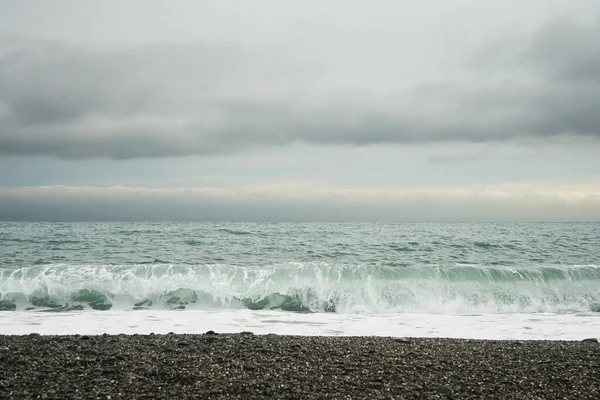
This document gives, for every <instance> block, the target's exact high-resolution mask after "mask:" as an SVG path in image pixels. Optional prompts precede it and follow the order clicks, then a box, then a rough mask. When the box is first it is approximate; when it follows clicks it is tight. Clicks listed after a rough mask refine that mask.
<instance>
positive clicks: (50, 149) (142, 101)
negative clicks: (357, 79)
mask: <svg viewBox="0 0 600 400" xmlns="http://www.w3.org/2000/svg"><path fill="white" fill-rule="evenodd" d="M523 43H524V44H522V45H521V46H520V48H519V49H518V50H505V52H504V54H503V55H502V54H500V53H501V52H494V54H491V53H486V57H488V60H487V62H488V63H490V64H498V63H504V64H506V62H505V60H506V59H510V60H512V61H513V62H515V63H521V67H522V68H524V69H525V70H526V71H528V73H529V75H530V78H527V79H521V80H515V79H511V80H509V78H510V77H511V73H512V71H513V67H514V66H512V67H511V66H508V65H504V67H503V68H505V70H504V72H503V77H504V78H506V79H504V80H502V81H501V82H498V81H496V82H493V81H491V80H489V81H486V80H474V81H473V82H467V81H448V82H446V83H444V82H442V83H439V82H438V83H426V84H420V85H416V86H414V87H412V88H406V89H398V90H394V91H393V92H391V91H390V92H388V93H383V94H382V93H375V92H374V91H372V90H370V89H369V87H368V86H365V85H363V86H362V87H361V86H360V85H359V86H358V87H357V88H355V89H354V90H352V91H345V90H343V89H344V88H342V87H336V86H335V85H327V84H326V83H323V82H327V77H328V76H329V75H330V74H333V73H335V72H336V71H339V70H340V68H341V69H342V70H343V69H351V68H352V66H351V65H348V66H342V67H340V66H336V67H335V68H333V69H332V68H331V66H330V65H325V64H322V63H320V62H319V61H318V60H316V59H311V58H310V57H306V55H304V56H301V55H297V54H295V53H294V52H293V51H291V50H289V51H286V50H282V49H276V50H275V51H274V50H273V49H262V48H248V47H240V46H236V45H233V44H231V45H215V44H206V43H191V44H179V45H168V46H167V45H155V46H146V47H135V48H129V49H95V50H92V49H82V48H81V47H77V46H74V45H65V44H58V43H50V42H43V41H31V40H30V41H26V40H22V39H14V38H13V39H6V40H4V41H2V42H0V155H4V156H11V155H43V156H51V157H59V158H94V157H106V158H115V159H126V158H141V157H163V156H180V155H192V154H215V153H227V152H234V151H241V150H244V149H248V148H253V147H263V146H277V145H284V144H290V143H294V142H308V143H314V144H329V145H330V144H353V145H368V144H373V143H409V142H475V143H480V142H498V141H508V140H517V139H523V138H549V137H557V136H561V135H564V136H569V135H570V136H587V137H593V138H600V113H598V112H597V110H599V109H600V72H599V71H600V44H599V43H600V24H596V25H593V26H592V25H587V26H586V25H581V24H576V23H573V22H555V23H551V24H549V25H547V26H546V27H544V28H543V29H542V30H540V31H538V32H537V33H536V34H535V35H534V36H533V37H532V38H530V39H528V40H526V41H524V42H523ZM499 54H500V55H499ZM500 59H502V60H500ZM336 68H337V69H336ZM390 79H393V77H390ZM391 87H394V85H391Z"/></svg>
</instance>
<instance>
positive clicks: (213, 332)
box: [205, 330, 218, 335]
mask: <svg viewBox="0 0 600 400" xmlns="http://www.w3.org/2000/svg"><path fill="white" fill-rule="evenodd" d="M205 335H218V333H216V332H215V331H212V330H210V331H207V332H206V333H205Z"/></svg>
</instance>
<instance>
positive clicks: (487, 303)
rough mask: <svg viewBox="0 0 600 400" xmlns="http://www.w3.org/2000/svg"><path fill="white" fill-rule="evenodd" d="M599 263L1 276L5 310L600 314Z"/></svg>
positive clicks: (41, 270)
mask: <svg viewBox="0 0 600 400" xmlns="http://www.w3.org/2000/svg"><path fill="white" fill-rule="evenodd" d="M599 288H600V266H595V265H587V266H583V265H582V266H548V267H542V268H507V267H498V266H480V265H474V264H455V265H453V266H438V267H436V266H431V267H423V266H422V267H411V266H404V267H397V266H396V267H393V266H385V265H369V266H364V265H347V264H344V265H334V264H328V263H324V262H323V263H319V262H315V263H284V264H277V265H270V266H262V267H261V266H255V267H248V266H234V265H223V264H212V265H186V264H167V263H162V262H161V261H160V260H154V262H152V263H149V264H137V265H66V264H52V265H36V266H32V267H27V268H21V269H17V270H12V271H9V270H0V310H27V309H34V310H44V311H71V310H82V309H83V310H85V309H95V310H108V309H111V308H119V309H140V308H167V309H180V310H181V309H189V308H207V307H209V308H248V309H252V310H258V309H278V310H284V311H296V312H338V313H399V312H419V313H438V314H439V313H512V312H589V311H596V312H599V311H600V289H599Z"/></svg>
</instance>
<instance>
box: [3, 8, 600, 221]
mask: <svg viewBox="0 0 600 400" xmlns="http://www.w3.org/2000/svg"><path fill="white" fill-rule="evenodd" d="M599 155H600V2H598V1H597V0H570V1H564V0H519V1H516V0H503V1H496V0H490V1H485V2H483V1H480V0H452V1H447V0H419V1H417V0H402V1H401V0H373V1H370V2H368V3H367V2H364V1H353V0H344V1H342V0H319V1H313V0H305V1H302V2H293V3H292V2H282V1H277V0H255V1H252V2H249V1H243V0H231V1H222V0H219V1H201V0H196V1H184V0H180V1H177V2H165V1H155V0H130V1H127V2H123V1H112V0H105V1H102V2H97V1H88V0H54V1H52V2H48V1H43V0H38V1H32V0H20V1H8V0H0V171H1V172H0V220H43V221H49V220H50V221H53V220H64V221H71V220H211V221H213V220H219V221H230V220H242V221H556V222H561V221H600V156H599Z"/></svg>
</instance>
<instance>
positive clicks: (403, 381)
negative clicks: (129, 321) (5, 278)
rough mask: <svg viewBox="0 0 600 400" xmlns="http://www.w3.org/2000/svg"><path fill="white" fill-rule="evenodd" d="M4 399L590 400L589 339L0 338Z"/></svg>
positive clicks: (596, 356)
mask: <svg viewBox="0 0 600 400" xmlns="http://www.w3.org/2000/svg"><path fill="white" fill-rule="evenodd" d="M0 371H1V372H0V398H2V399H4V398H7V399H8V398H47V399H53V398H57V399H58V398H82V399H88V398H102V399H108V398H110V399H116V398H123V399H137V398H158V399H161V398H164V399H170V398H214V399H218V398H239V399H260V398H278V399H285V398H288V399H320V398H332V399H347V398H352V399H363V398H364V399H420V398H423V399H444V398H455V399H471V398H473V399H474V398H485V399H555V398H556V399H558V398H561V399H562V398H567V399H596V398H600V344H599V343H598V342H597V341H594V340H585V341H563V340H561V341H552V340H550V341H540V340H523V341H515V340H481V339H477V340H474V339H441V338H438V339H433V338H392V337H374V336H337V337H334V336H283V335H253V334H251V333H238V334H212V333H211V332H207V333H206V334H197V335H196V334H193V335H192V334H166V335H155V334H149V335H138V334H134V335H97V336H86V335H83V336H82V335H71V336H42V335H38V334H30V335H23V336H14V335H0Z"/></svg>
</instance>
